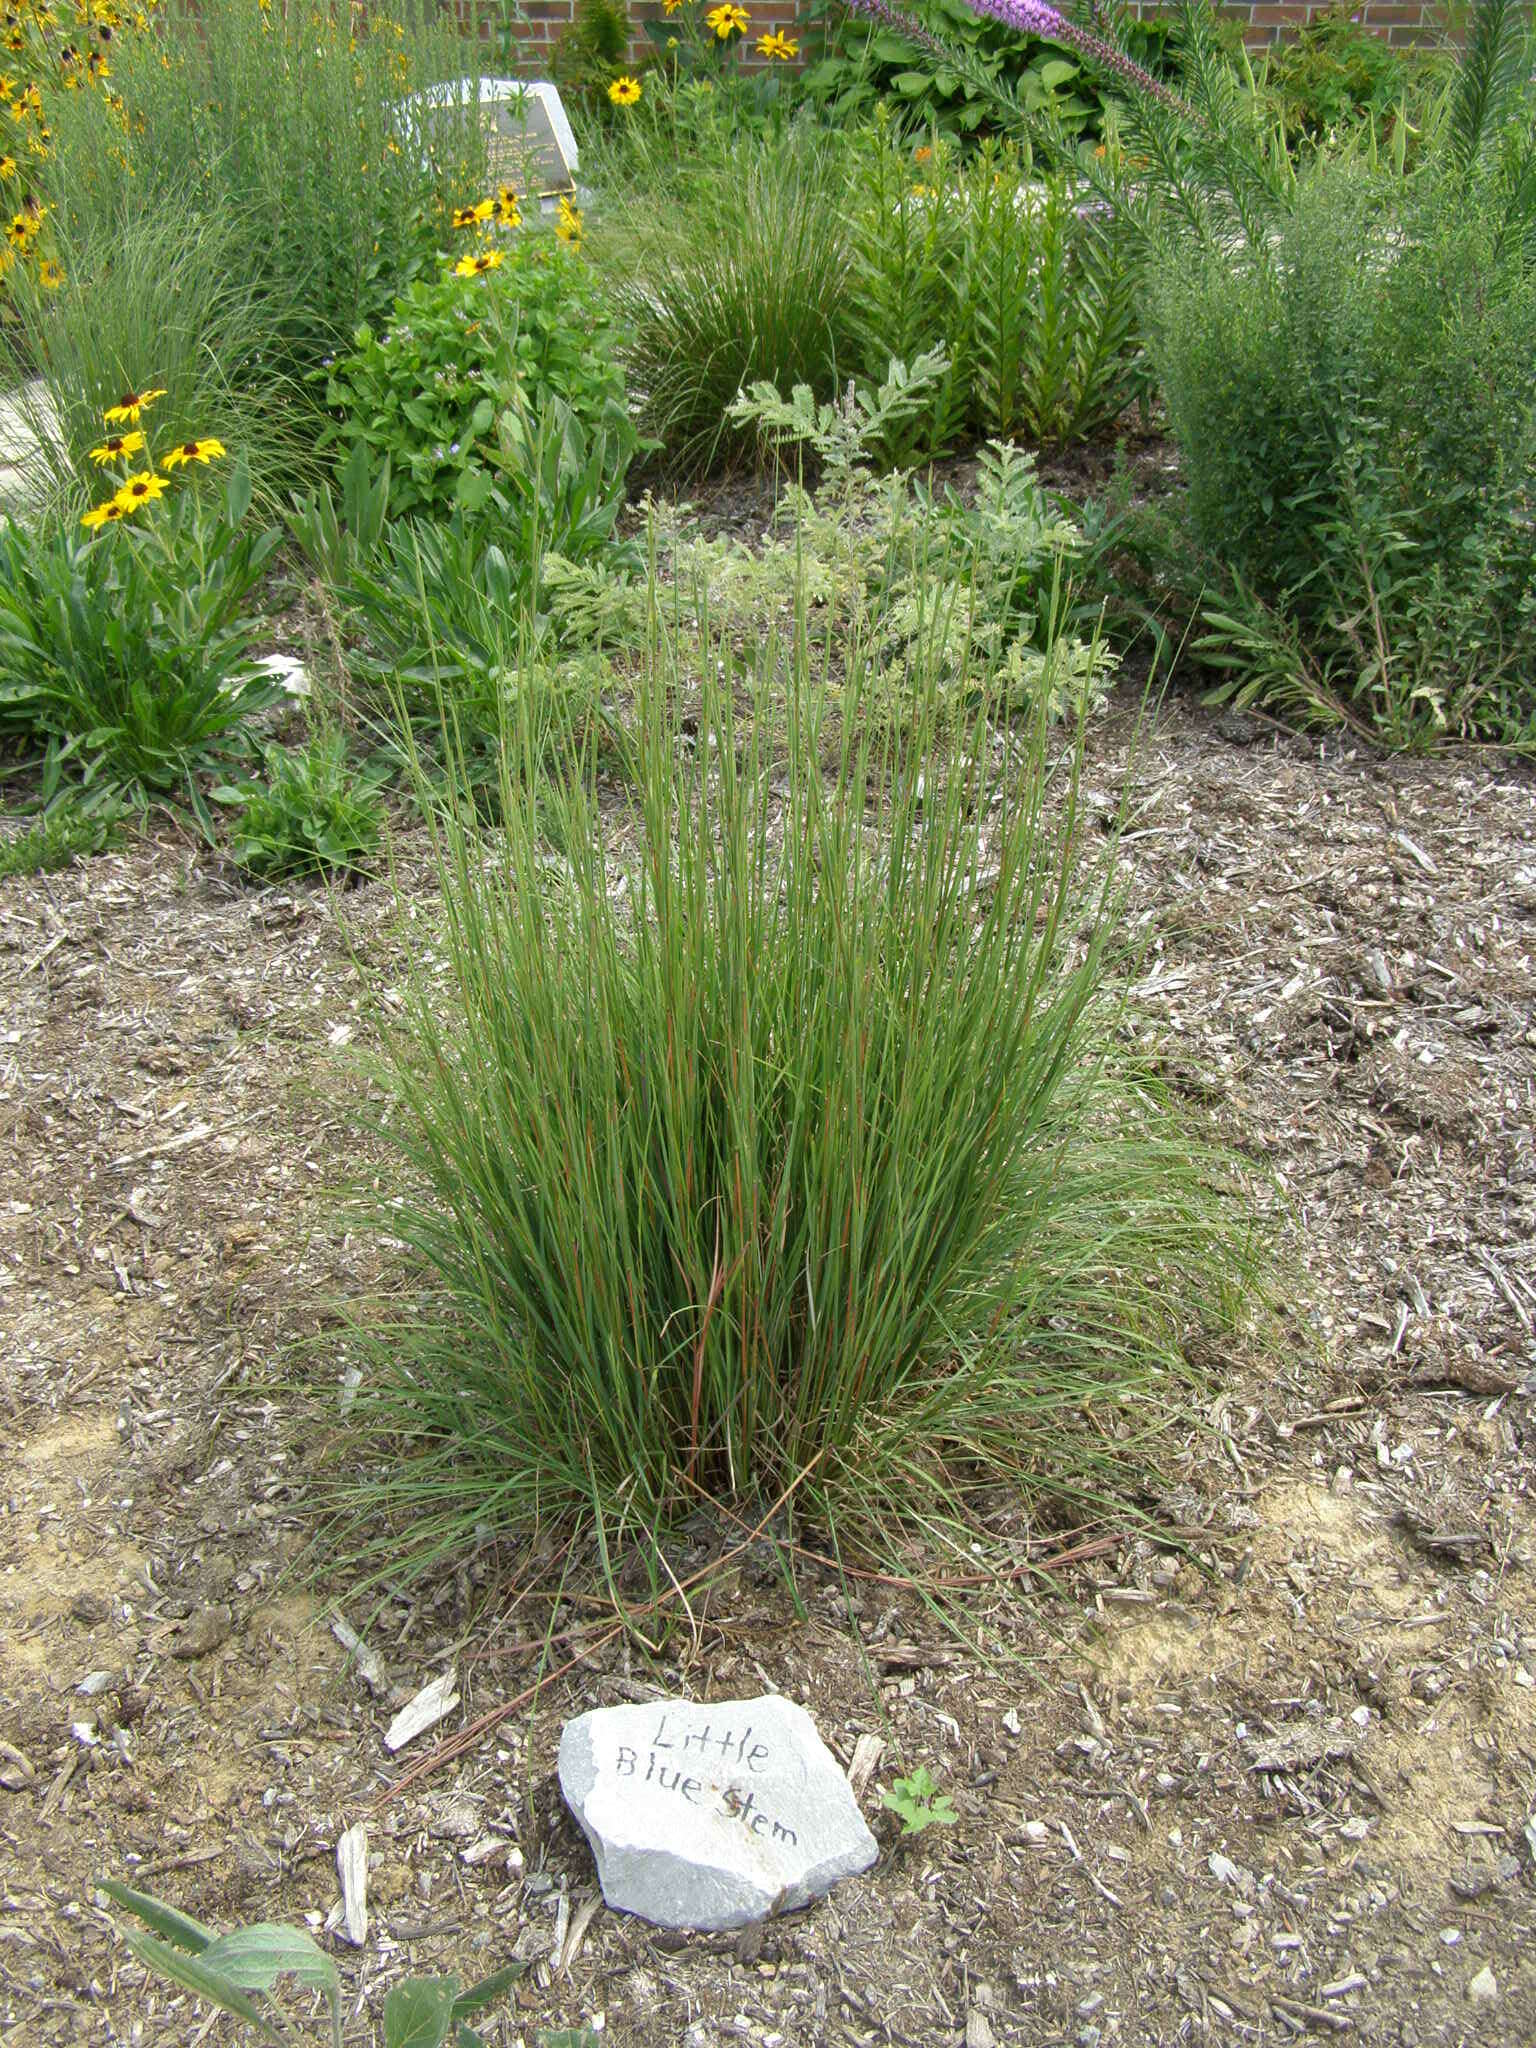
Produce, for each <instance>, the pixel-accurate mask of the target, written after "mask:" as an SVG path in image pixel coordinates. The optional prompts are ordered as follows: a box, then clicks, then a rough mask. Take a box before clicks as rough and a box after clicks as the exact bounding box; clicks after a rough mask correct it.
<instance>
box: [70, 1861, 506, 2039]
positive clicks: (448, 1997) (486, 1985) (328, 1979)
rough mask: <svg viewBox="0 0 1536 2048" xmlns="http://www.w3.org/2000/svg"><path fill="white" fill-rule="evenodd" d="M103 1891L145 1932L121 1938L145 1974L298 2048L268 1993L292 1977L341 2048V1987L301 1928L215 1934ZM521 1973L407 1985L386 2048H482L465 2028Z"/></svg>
mask: <svg viewBox="0 0 1536 2048" xmlns="http://www.w3.org/2000/svg"><path fill="white" fill-rule="evenodd" d="M101 1889H102V1890H103V1891H104V1892H105V1893H106V1895H107V1897H108V1898H109V1899H111V1900H112V1901H113V1903H114V1904H115V1905H118V1906H121V1907H123V1908H124V1910H125V1911H127V1912H129V1913H132V1914H133V1916H134V1918H135V1919H136V1920H141V1921H143V1923H144V1927H145V1928H148V1929H150V1930H151V1932H149V1933H145V1932H144V1931H143V1929H141V1928H138V1927H123V1928H121V1929H120V1930H119V1932H120V1933H121V1934H122V1937H123V1939H124V1941H126V1942H127V1944H128V1946H129V1947H130V1948H131V1949H132V1950H133V1953H134V1954H135V1955H136V1956H137V1957H138V1959H139V1961H140V1962H141V1963H143V1964H144V1966H145V1968H146V1969H150V1970H153V1971H154V1972H155V1973H156V1975H158V1976H161V1977H165V1978H168V1979H169V1980H170V1982H171V1983H173V1984H179V1985H180V1986H181V1988H182V1990H183V1991H190V1992H192V1993H193V1994H194V1995H195V1996H196V1997H198V1998H201V1999H202V2000H203V2001H204V2003H205V2004H208V2005H213V2006H217V2007H218V2008H219V2010H220V2011H222V2012H228V2013H233V2014H234V2016H235V2018H236V2019H239V2020H244V2021H245V2023H246V2025H247V2026H249V2027H251V2028H252V2029H253V2030H254V2031H255V2033H256V2034H257V2035H258V2036H259V2037H260V2039H262V2040H263V2041H277V2042H280V2043H281V2042H295V2041H297V2039H298V2036H297V2035H296V2034H295V2033H294V2032H293V2029H292V2027H291V2025H290V2024H289V2021H288V2017H287V2015H286V2014H285V2013H284V2012H283V2010H282V2007H281V2006H280V2005H279V2004H278V2003H277V2000H276V1997H275V1996H274V1991H273V1987H274V1985H275V1984H276V1983H277V1980H278V1978H279V1977H294V1978H297V1980H298V1982H299V1983H300V1984H301V1985H303V1986H305V1987H307V1988H308V1989H309V1990H311V1991H322V1992H324V1994H325V1996H326V1999H327V2000H328V2002H329V2005H330V2011H331V2042H332V2048H342V2034H341V2007H342V1990H341V1979H340V1977H339V1976H338V1975H337V1971H336V1965H335V1964H334V1963H333V1962H332V1961H331V1959H330V1957H329V1956H328V1955H327V1954H326V1953H325V1951H324V1950H323V1949H322V1948H321V1947H320V1946H319V1944H318V1943H317V1942H315V1941H312V1940H311V1939H310V1937H309V1936H308V1935H307V1934H305V1933H304V1932H303V1931H302V1929H300V1928H297V1927H279V1926H276V1925H273V1924H272V1923H270V1922H268V1923H265V1924H262V1925H257V1926H252V1927H237V1928H235V1929H234V1931H233V1932H232V1933H230V1934H215V1933H214V1931H213V1929H212V1928H211V1927H204V1926H203V1925H202V1924H201V1922H200V1921H197V1920H192V1919H189V1918H188V1916H187V1915H186V1914H185V1913H179V1912H177V1910H176V1908H175V1907H174V1906H167V1905H163V1904H162V1903H161V1902H160V1900H158V1899H152V1898H149V1897H148V1896H147V1895H146V1894H145V1893H143V1892H135V1891H130V1890H129V1888H128V1886H127V1885H125V1884H119V1883H118V1882H117V1881H116V1880H115V1879H114V1878H103V1879H102V1880H101ZM525 1968H526V1965H525V1964H523V1963H509V1964H508V1965H507V1966H506V1968H505V1969H503V1970H498V1971H497V1972H496V1974H495V1975H494V1976H492V1977H484V1978H482V1979H481V1980H480V1982H479V1983H478V1984H471V1985H470V1987H469V1989H468V1990H467V1991H460V1989H459V1981H458V1979H457V1978H456V1977H407V1978H406V1979H405V1980H404V1982H403V1983H400V1984H396V1985H395V1986H394V1987H393V1988H392V1989H391V1990H390V1991H389V1993H388V1994H387V1995H386V1997H385V2000H384V2048H445V2044H446V2048H485V2044H484V2042H483V2041H482V2039H481V2037H480V2035H479V2034H477V2033H476V2032H475V2031H474V2029H473V2028H472V2027H470V2026H468V2025H466V2024H465V2022H466V2021H467V2020H468V2019H469V2017H470V2015H471V2014H473V2013H477V2012H480V2011H482V2010H483V2009H484V2008H485V2007H486V2006H488V2005H490V2004H491V2003H492V2001H493V2000H495V1999H497V1998H499V1997H500V1995H501V1994H502V1992H503V1991H505V1990H506V1989H507V1988H508V1986H509V1985H511V1984H514V1983H515V1982H516V1981H517V1979H518V1978H519V1977H520V1976H521V1975H522V1974H523V1971H524V1969H525ZM257 1996H259V1997H261V1998H262V1999H264V2000H265V2001H266V2003H265V2005H264V2006H258V2005H257V2004H256V2003H255V1998H256V1997H257Z"/></svg>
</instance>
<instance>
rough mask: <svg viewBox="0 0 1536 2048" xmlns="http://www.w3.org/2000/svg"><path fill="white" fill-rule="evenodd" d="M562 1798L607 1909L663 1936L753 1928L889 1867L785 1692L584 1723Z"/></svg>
mask: <svg viewBox="0 0 1536 2048" xmlns="http://www.w3.org/2000/svg"><path fill="white" fill-rule="evenodd" d="M560 1790H561V1791H562V1792H563V1793H564V1794H565V1803H566V1805H567V1806H569V1807H570V1809H571V1811H572V1813H573V1814H575V1816H576V1818H577V1820H578V1821H580V1823H581V1826H582V1830H583V1832H584V1833H585V1835H586V1837H587V1840H588V1841H589V1842H590V1843H591V1845H592V1854H593V1855H594V1857H596V1859H597V1875H598V1880H599V1882H600V1883H601V1885H602V1887H603V1897H604V1898H605V1899H606V1900H607V1901H608V1904H609V1905H610V1906H613V1907H616V1908H617V1909H618V1910H619V1911H620V1912H624V1913H638V1914H639V1915H640V1917H641V1918H642V1919H644V1920H651V1921H654V1922H655V1924H656V1925H657V1926H658V1927H691V1928H697V1929H699V1930H701V1931H709V1932H712V1931H716V1930H718V1929H721V1928H726V1927H746V1926H748V1925H750V1923H751V1922H752V1921H754V1920H761V1919H762V1918H763V1917H764V1916H765V1915H766V1914H769V1913H787V1912H790V1911H791V1910H792V1909H793V1908H794V1907H796V1906H805V1905H808V1904H809V1903H810V1901H811V1900H812V1899H816V1898H820V1897H821V1895H822V1893H823V1892H826V1891H830V1890H831V1888H832V1886H833V1885H835V1884H836V1883H837V1882H838V1881H839V1880H840V1879H841V1878H845V1877H852V1876H854V1875H855V1874H856V1873H857V1872H859V1871H861V1870H868V1868H869V1866H870V1865H871V1864H872V1863H873V1862H874V1860H875V1858H876V1856H877V1855H878V1854H879V1850H878V1848H877V1846H876V1843H875V1838H874V1836H873V1835H872V1834H871V1833H870V1831H869V1829H868V1828H867V1827H866V1826H865V1825H864V1819H863V1816H862V1815H861V1814H860V1812H859V1809H858V1804H857V1802H856V1801H855V1799H854V1796H853V1793H852V1792H851V1791H850V1789H849V1786H848V1780H847V1779H846V1778H845V1777H844V1776H843V1773H842V1771H841V1770H840V1769H839V1768H838V1763H837V1759H836V1757H834V1756H833V1755H832V1753H831V1751H830V1750H829V1749H828V1748H827V1746H826V1744H825V1743H824V1742H823V1741H822V1739H821V1737H820V1736H819V1735H818V1734H817V1733H816V1724H815V1722H814V1721H812V1719H811V1717H810V1715H809V1714H808V1713H807V1712H806V1711H805V1709H804V1707H800V1706H797V1705H796V1704H795V1702H794V1701H793V1700H786V1699H783V1698H781V1697H780V1696H779V1695H778V1694H776V1693H769V1694H766V1695H765V1696H764V1697H763V1698H762V1699H756V1700H712V1701H710V1702H709V1703H708V1704H707V1705H702V1706H701V1705H696V1704H695V1703H694V1702H693V1701H691V1700H658V1701H656V1702H655V1704H654V1705H649V1706H643V1707H600V1708H598V1709H597V1710H596V1711H595V1712H593V1713H590V1714H582V1715H580V1716H579V1717H578V1718H577V1719H576V1720H574V1721H568V1722H567V1723H566V1725H565V1730H564V1732H563V1733H562V1735H561V1737H560Z"/></svg>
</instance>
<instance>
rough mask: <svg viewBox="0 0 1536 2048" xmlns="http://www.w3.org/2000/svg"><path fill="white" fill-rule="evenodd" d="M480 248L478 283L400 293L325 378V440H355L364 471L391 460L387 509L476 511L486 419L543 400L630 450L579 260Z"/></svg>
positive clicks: (597, 308)
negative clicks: (331, 418)
mask: <svg viewBox="0 0 1536 2048" xmlns="http://www.w3.org/2000/svg"><path fill="white" fill-rule="evenodd" d="M490 253H491V254H492V255H494V256H496V257H497V258H499V259H500V267H499V268H497V269H494V270H489V271H487V272H486V273H485V274H484V275H483V276H479V277H467V278H466V277H459V276H457V275H455V274H454V273H453V272H452V271H450V272H449V273H448V274H447V275H446V276H444V277H439V278H434V279H433V280H431V281H430V282H428V281H425V280H421V281H418V282H417V283H415V284H412V285H411V286H409V287H408V289H407V290H406V292H405V293H404V294H403V295H402V296H401V297H400V298H398V299H397V300H396V301H395V306H394V311H393V313H392V315H391V317H390V323H389V325H388V327H387V328H386V329H385V330H384V331H383V332H382V333H380V334H375V333H374V331H373V330H372V329H371V328H369V327H367V326H364V327H360V328H359V329H358V331H357V334H356V336H355V337H354V344H355V345H354V349H353V352H352V353H351V354H350V355H347V356H344V357H342V358H341V359H340V360H339V361H338V362H337V363H336V364H335V366H334V368H333V369H332V371H331V373H330V377H329V379H328V381H327V386H326V403H327V404H328V405H329V406H331V407H332V408H334V409H339V410H340V411H341V413H342V415H343V417H342V420H341V422H340V424H339V425H338V426H336V427H334V428H333V429H332V430H331V431H330V433H329V435H328V439H329V440H332V441H340V442H342V443H343V444H344V445H347V446H355V445H356V444H357V443H358V442H359V441H361V442H362V443H363V444H364V445H365V446H366V448H367V449H368V451H369V458H370V466H371V467H372V468H373V469H374V470H375V471H377V470H378V469H379V468H380V467H381V466H382V464H383V463H384V462H385V461H387V462H388V463H389V466H390V474H391V478H392V482H391V486H390V500H389V502H390V510H391V512H392V513H393V514H396V515H410V514H419V513H433V514H435V513H442V512H446V511H448V510H450V509H451V508H452V507H453V506H454V505H469V506H471V507H473V506H476V505H478V504H481V503H484V501H485V498H486V495H487V492H488V488H489V483H490V478H491V474H492V469H493V465H494V455H495V449H496V430H497V421H498V420H499V419H500V418H501V417H502V416H503V414H506V413H511V414H513V415H514V416H516V415H518V414H519V413H526V414H533V413H537V412H538V411H539V410H540V409H541V408H542V407H543V406H544V405H545V403H546V402H547V401H548V400H550V399H552V398H553V399H559V400H561V401H563V403H564V404H565V405H566V406H568V407H569V408H570V411H571V414H572V416H573V417H574V419H575V420H576V422H577V423H578V425H579V426H580V427H581V428H583V429H584V430H586V431H588V432H593V431H597V430H601V431H604V432H606V433H608V434H609V435H610V436H613V437H617V439H618V440H619V441H620V442H624V441H627V443H628V446H629V449H630V452H631V453H633V452H634V451H635V449H636V448H637V447H638V445H639V443H638V437H637V436H636V435H635V433H634V431H633V429H632V428H631V426H630V424H629V412H628V407H627V405H626V403H625V394H624V378H623V373H622V372H621V371H620V369H619V368H618V365H617V363H616V361H615V356H614V349H615V343H616V335H615V331H614V327H613V323H612V320H611V318H610V316H609V311H608V307H607V302H606V299H605V297H604V294H603V292H602V290H601V288H600V286H599V284H598V282H597V280H596V278H595V277H594V275H593V273H592V271H591V269H590V268H589V267H588V265H587V264H586V262H585V261H584V260H583V258H582V257H581V256H580V255H579V254H578V253H576V252H575V251H573V250H570V249H567V248H566V247H564V246H563V245H562V244H561V243H559V242H557V241H555V240H554V239H553V238H552V237H549V236H544V235H536V234H534V233H532V232H530V231H529V230H526V229H524V230H521V231H517V232H516V233H515V234H514V237H513V239H512V241H511V243H510V245H509V246H508V247H507V248H505V249H504V250H503V249H496V250H492V251H491V252H490Z"/></svg>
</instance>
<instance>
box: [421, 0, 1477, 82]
mask: <svg viewBox="0 0 1536 2048" xmlns="http://www.w3.org/2000/svg"><path fill="white" fill-rule="evenodd" d="M454 4H455V8H456V11H457V13H458V15H459V17H460V19H461V20H462V21H464V23H465V26H466V27H468V26H469V25H470V23H471V22H472V20H473V19H474V18H475V16H476V13H477V11H478V10H477V9H476V7H475V0H454ZM742 4H743V5H744V6H745V7H746V9H747V12H748V13H749V14H750V15H751V17H752V27H751V31H750V33H749V34H748V36H747V37H746V48H745V49H744V50H743V51H742V52H741V54H740V55H739V56H738V58H737V59H736V61H737V63H741V64H746V65H749V66H751V67H752V68H754V69H755V68H756V67H757V66H759V65H760V64H763V63H764V62H766V61H768V60H766V59H763V58H760V57H758V56H757V54H756V52H755V51H754V50H753V48H752V44H753V43H754V41H755V40H756V39H757V37H758V36H760V35H762V34H764V33H765V32H766V31H767V30H769V29H782V30H783V31H784V33H785V34H786V35H789V36H791V37H794V38H796V39H797V40H798V30H797V27H796V20H795V8H794V4H793V0H766V4H764V0H742ZM1133 4H1134V6H1135V11H1136V13H1138V14H1144V15H1151V14H1156V13H1157V11H1158V8H1157V0H1133ZM1337 4H1338V0H1227V4H1226V5H1225V6H1224V7H1223V8H1222V12H1223V13H1224V14H1226V15H1228V16H1230V17H1231V19H1233V20H1234V21H1238V22H1241V24H1242V29H1243V41H1244V42H1245V43H1247V44H1248V46H1249V47H1250V48H1251V49H1263V48H1264V47H1265V46H1266V45H1268V44H1270V43H1277V42H1280V41H1281V40H1282V39H1283V38H1285V37H1286V36H1287V35H1293V34H1294V33H1295V32H1296V30H1297V29H1300V28H1304V27H1305V26H1306V25H1307V23H1308V22H1310V21H1312V20H1314V19H1315V18H1316V17H1317V16H1318V15H1320V14H1327V13H1329V12H1330V11H1331V10H1332V9H1333V8H1334V7H1335V6H1337ZM522 11H523V13H524V15H525V16H526V17H527V19H526V23H525V24H524V25H523V26H521V27H520V28H518V29H517V30H515V31H514V33H515V35H516V38H517V42H518V45H519V47H520V48H521V50H522V52H523V62H522V65H521V69H522V71H523V73H524V74H525V75H527V76H533V75H542V74H543V73H544V72H546V71H547V69H548V58H547V57H546V56H544V54H543V53H544V52H545V51H547V50H548V49H549V47H550V46H551V45H552V44H553V43H555V42H557V41H558V40H559V37H560V33H561V31H562V30H563V29H565V28H566V27H568V26H569V24H570V20H571V15H572V12H573V0H522ZM1353 12H1354V14H1355V17H1356V19H1357V20H1359V21H1361V22H1362V23H1363V24H1364V25H1365V27H1367V28H1368V29H1370V30H1371V31H1372V32H1373V33H1374V34H1376V35H1379V36H1381V37H1382V38H1383V39H1384V40H1385V41H1386V42H1388V43H1391V44H1392V45H1393V46H1394V48H1402V47H1403V46H1405V45H1407V44H1410V43H1419V42H1425V41H1428V40H1431V39H1432V38H1434V37H1436V36H1438V35H1439V34H1441V33H1442V32H1443V28H1444V22H1445V14H1444V8H1443V7H1442V6H1441V5H1440V4H1439V0H1363V4H1362V5H1360V6H1357V7H1356V8H1355V9H1354V10H1353ZM629 13H630V19H631V21H632V22H633V23H634V24H635V27H636V31H637V32H636V35H635V38H634V41H633V42H632V44H631V49H632V51H633V53H634V56H635V59H636V60H637V61H639V60H642V59H644V58H645V57H647V56H649V55H650V54H651V50H652V46H651V41H650V38H649V37H648V36H647V35H646V33H645V31H644V29H643V27H642V26H641V24H642V23H643V22H645V21H646V20H647V19H648V18H649V19H651V20H660V19H661V18H662V8H661V0H631V4H630V10H629ZM480 19H481V21H482V32H487V31H486V30H485V29H484V19H485V18H484V16H483V15H482V16H480Z"/></svg>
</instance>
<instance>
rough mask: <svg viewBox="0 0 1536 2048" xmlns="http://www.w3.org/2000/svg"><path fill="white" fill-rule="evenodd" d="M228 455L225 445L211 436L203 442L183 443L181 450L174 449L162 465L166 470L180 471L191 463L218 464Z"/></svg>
mask: <svg viewBox="0 0 1536 2048" xmlns="http://www.w3.org/2000/svg"><path fill="white" fill-rule="evenodd" d="M225 453H227V451H226V449H225V446H224V443H223V442H222V441H217V440H215V439H214V437H213V436H212V435H211V434H210V435H208V436H207V438H206V439H205V440H202V441H183V442H182V444H181V446H180V447H179V448H173V449H172V450H171V452H170V454H169V455H167V456H166V458H165V461H164V462H163V464H162V465H161V467H162V468H164V469H180V468H182V467H184V466H185V465H186V464H187V463H189V462H202V463H209V462H217V461H218V459H219V457H220V456H221V455H223V454H225Z"/></svg>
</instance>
